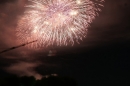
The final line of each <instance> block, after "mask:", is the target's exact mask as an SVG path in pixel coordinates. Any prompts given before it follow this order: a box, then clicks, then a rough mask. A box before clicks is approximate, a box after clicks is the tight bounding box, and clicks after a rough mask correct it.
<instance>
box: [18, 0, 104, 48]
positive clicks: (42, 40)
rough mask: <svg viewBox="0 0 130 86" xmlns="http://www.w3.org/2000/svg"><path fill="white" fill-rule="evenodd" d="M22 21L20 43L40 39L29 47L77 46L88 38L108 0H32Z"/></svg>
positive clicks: (20, 20)
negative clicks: (105, 1)
mask: <svg viewBox="0 0 130 86" xmlns="http://www.w3.org/2000/svg"><path fill="white" fill-rule="evenodd" d="M28 1H29V2H30V4H29V5H27V6H26V7H27V9H26V11H25V13H24V15H23V16H21V17H20V19H19V21H18V27H17V30H16V35H17V37H18V39H19V41H20V42H22V43H24V42H28V41H33V40H37V42H35V43H32V44H30V45H29V47H33V48H38V47H44V46H51V45H57V46H61V45H68V44H69V45H70V44H71V45H74V43H75V42H77V43H79V41H80V40H82V39H83V38H84V37H86V34H87V29H88V27H89V25H90V23H92V21H93V20H94V19H95V16H97V15H98V12H99V11H101V10H100V6H103V5H102V2H103V1H104V0H95V1H94V0H28Z"/></svg>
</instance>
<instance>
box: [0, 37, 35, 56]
mask: <svg viewBox="0 0 130 86" xmlns="http://www.w3.org/2000/svg"><path fill="white" fill-rule="evenodd" d="M34 42H37V40H35V41H31V42H27V43H24V44H21V45H18V46H15V47H11V48H8V49H6V50H3V51H1V52H0V54H2V53H5V52H8V51H11V50H14V49H17V48H20V47H23V46H26V45H28V44H31V43H34Z"/></svg>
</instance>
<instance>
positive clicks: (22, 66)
mask: <svg viewBox="0 0 130 86" xmlns="http://www.w3.org/2000/svg"><path fill="white" fill-rule="evenodd" d="M26 3H27V0H0V51H2V50H5V49H8V48H10V47H13V46H17V45H19V44H18V43H17V38H16V35H15V31H16V26H17V21H18V18H19V16H20V15H23V13H24V10H25V8H24V5H25V4H26ZM103 5H104V7H101V9H102V11H101V12H99V16H97V17H96V19H95V20H94V21H93V22H92V23H91V24H90V26H91V27H89V28H88V33H87V37H86V38H84V39H83V41H81V42H80V44H75V45H74V46H62V47H60V46H54V47H53V49H52V48H50V47H49V48H42V49H28V48H27V47H21V48H18V49H15V50H11V51H9V52H5V53H2V54H0V76H7V75H8V74H16V75H18V76H23V75H27V76H31V75H33V76H35V77H36V78H40V77H41V76H45V75H50V74H57V75H59V76H68V77H72V78H74V79H76V80H77V82H78V84H79V86H87V85H88V86H97V85H100V86H101V85H102V86H106V85H108V84H110V85H111V84H112V83H115V84H118V85H121V84H122V86H128V84H129V83H130V82H129V78H130V76H129V73H130V50H129V49H130V17H129V16H130V0H105V2H104V3H103ZM50 50H53V53H54V52H55V53H54V54H55V55H54V56H48V55H49V54H50V53H49V51H50Z"/></svg>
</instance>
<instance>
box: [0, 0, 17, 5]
mask: <svg viewBox="0 0 130 86" xmlns="http://www.w3.org/2000/svg"><path fill="white" fill-rule="evenodd" d="M15 1H17V0H0V4H4V3H10V2H11V3H13V2H15Z"/></svg>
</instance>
